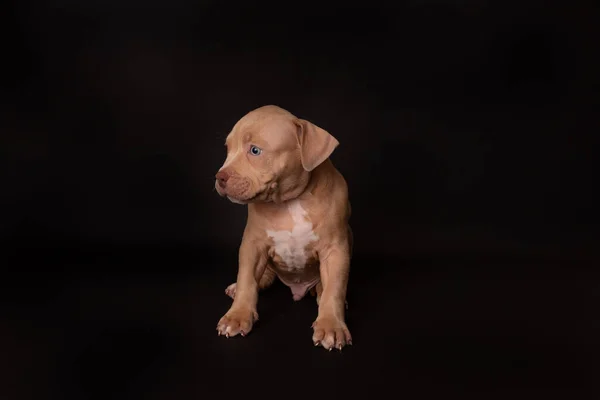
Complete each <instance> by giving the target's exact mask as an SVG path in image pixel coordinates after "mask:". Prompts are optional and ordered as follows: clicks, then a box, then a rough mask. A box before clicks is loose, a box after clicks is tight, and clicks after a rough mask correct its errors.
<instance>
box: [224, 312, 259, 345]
mask: <svg viewBox="0 0 600 400" xmlns="http://www.w3.org/2000/svg"><path fill="white" fill-rule="evenodd" d="M257 320H258V314H257V313H256V311H252V310H250V309H245V308H237V309H230V310H229V311H228V312H227V314H225V315H224V316H223V317H222V318H221V319H220V320H219V323H218V324H217V332H218V334H219V336H221V335H224V336H225V337H228V338H229V337H232V336H235V335H237V334H240V335H242V336H246V335H247V334H248V333H250V331H251V330H252V325H253V324H254V322H255V321H257Z"/></svg>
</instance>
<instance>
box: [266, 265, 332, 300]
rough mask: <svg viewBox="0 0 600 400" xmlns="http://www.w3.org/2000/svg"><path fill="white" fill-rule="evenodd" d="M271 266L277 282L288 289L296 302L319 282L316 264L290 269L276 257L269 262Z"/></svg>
mask: <svg viewBox="0 0 600 400" xmlns="http://www.w3.org/2000/svg"><path fill="white" fill-rule="evenodd" d="M278 261H279V262H278ZM271 265H272V267H273V271H274V272H275V274H276V275H277V277H278V278H279V280H280V281H281V282H283V284H284V285H286V286H287V287H289V288H290V290H291V291H292V296H293V297H294V300H296V301H298V300H301V299H302V298H303V297H304V296H306V293H308V291H309V290H311V289H312V288H314V287H315V286H316V285H317V284H318V283H319V282H320V281H321V275H320V274H319V263H318V262H310V263H308V264H307V265H305V266H304V267H302V268H298V267H296V268H290V267H288V266H287V265H285V264H284V263H282V262H281V261H280V260H277V257H276V258H275V259H272V260H271Z"/></svg>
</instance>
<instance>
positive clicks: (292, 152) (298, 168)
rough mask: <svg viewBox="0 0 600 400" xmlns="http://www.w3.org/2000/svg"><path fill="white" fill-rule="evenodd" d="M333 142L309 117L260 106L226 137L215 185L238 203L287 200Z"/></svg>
mask: <svg viewBox="0 0 600 400" xmlns="http://www.w3.org/2000/svg"><path fill="white" fill-rule="evenodd" d="M338 145H339V142H338V141H337V139H335V138H334V137H333V136H332V135H331V134H329V133H328V132H327V131H325V130H323V129H321V128H319V127H318V126H316V125H315V124H313V123H311V122H308V121H306V120H303V119H299V118H296V117H295V116H294V115H292V114H291V113H289V112H288V111H286V110H284V109H282V108H279V107H277V106H264V107H260V108H258V109H256V110H253V111H251V112H249V113H248V114H246V115H245V116H243V117H242V118H241V119H240V120H239V121H238V122H237V123H236V124H235V126H234V127H233V129H232V130H231V133H230V134H229V135H228V136H227V139H226V141H225V146H226V147H227V159H226V160H225V163H224V164H223V166H222V167H221V168H220V169H219V171H218V173H217V175H216V182H215V188H216V190H217V192H218V193H219V195H221V196H226V197H227V198H228V199H229V200H230V201H232V202H234V203H239V204H248V203H251V202H276V203H279V202H283V201H287V200H290V199H293V198H295V197H297V196H298V195H300V194H301V193H302V192H303V191H304V189H305V188H306V186H307V184H308V181H309V178H310V173H311V171H312V170H314V169H315V168H316V167H318V166H319V165H321V164H322V163H323V162H324V161H325V160H327V159H328V158H329V156H330V155H331V153H333V151H334V150H335V148H336V147H337V146H338Z"/></svg>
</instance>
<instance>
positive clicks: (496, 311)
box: [0, 0, 600, 400]
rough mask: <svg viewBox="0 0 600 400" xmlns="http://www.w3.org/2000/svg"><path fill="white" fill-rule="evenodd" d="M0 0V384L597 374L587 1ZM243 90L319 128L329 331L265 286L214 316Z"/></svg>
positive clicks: (327, 388) (590, 382) (594, 80)
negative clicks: (337, 266)
mask: <svg viewBox="0 0 600 400" xmlns="http://www.w3.org/2000/svg"><path fill="white" fill-rule="evenodd" d="M2 7H3V8H4V11H2V13H1V17H0V18H1V19H2V23H1V24H0V26H1V29H2V58H3V62H2V65H3V72H2V75H1V76H0V82H1V89H2V91H1V97H0V188H1V189H0V190H1V192H0V235H1V239H2V243H3V249H4V250H3V251H2V256H1V258H0V265H2V267H3V268H2V270H3V271H4V272H3V277H2V290H1V295H0V296H1V298H2V302H1V309H0V310H1V312H2V314H1V319H0V368H1V370H0V397H1V398H3V399H11V400H12V399H25V398H38V399H41V398H59V399H88V398H89V399H92V398H102V399H108V398H110V399H117V398H118V399H121V398H123V399H137V398H144V399H192V398H203V396H215V395H219V396H248V395H251V394H249V393H252V392H253V391H260V392H261V393H263V394H264V393H268V391H269V390H270V391H272V392H273V393H280V392H277V391H276V389H275V388H276V387H279V386H281V387H286V386H287V389H285V390H287V391H290V390H291V389H290V388H291V387H292V386H293V388H294V389H293V390H292V391H293V394H298V395H300V394H301V393H306V394H307V395H311V396H315V397H316V398H321V397H323V398H324V397H325V396H327V397H330V396H332V395H333V394H336V395H338V396H340V395H342V394H343V393H349V394H359V393H363V392H362V391H364V393H365V394H369V393H370V394H371V395H373V393H375V392H378V391H380V392H381V393H383V392H384V391H387V390H393V391H394V392H395V393H396V394H397V395H398V396H404V397H407V396H408V397H409V398H410V397H411V393H419V394H420V395H422V396H424V397H425V398H429V397H430V396H429V395H431V397H433V396H434V395H435V394H441V393H444V394H446V395H447V394H449V393H454V394H456V393H462V394H464V393H467V392H469V393H471V392H472V393H478V394H479V395H482V396H484V397H481V398H495V396H497V398H515V397H519V396H525V397H529V398H531V396H533V398H535V397H536V396H538V395H542V394H543V395H544V396H548V395H552V394H555V395H568V396H567V397H568V398H574V399H575V398H584V393H586V394H587V393H590V392H591V391H592V390H594V389H597V387H596V386H595V385H596V382H595V380H594V376H597V375H596V373H597V372H598V371H597V370H596V367H597V362H596V364H594V362H593V361H594V359H597V356H598V352H597V340H598V337H599V336H598V334H599V333H600V324H599V322H598V308H597V306H598V289H599V287H598V286H599V282H600V281H599V280H598V272H597V267H598V256H597V251H596V249H597V246H596V245H597V240H598V235H597V232H596V228H595V225H596V223H597V219H596V216H595V210H594V208H595V205H596V203H597V196H595V195H594V191H595V189H597V188H595V186H596V181H595V176H594V175H593V173H592V171H593V169H594V166H595V165H594V164H597V163H596V162H595V151H596V145H597V144H598V137H597V135H596V133H597V131H598V127H599V126H598V125H599V124H598V117H597V111H596V109H595V108H593V107H592V105H593V104H594V103H593V100H594V98H593V97H594V95H595V92H596V91H597V89H598V83H599V82H598V74H597V71H598V70H599V68H600V65H599V62H598V61H597V59H596V57H595V55H594V53H595V50H596V47H597V40H598V30H599V28H598V25H597V24H596V13H595V10H594V8H593V6H592V5H591V4H587V5H586V4H583V3H582V2H571V3H567V2H563V4H561V5H560V6H555V5H551V4H548V3H547V2H541V1H539V2H535V1H524V2H504V1H470V0H463V1H458V0H456V1H451V0H446V1H434V0H429V1H428V0H414V1H403V2H398V3H397V4H396V5H394V6H388V7H386V8H383V7H378V6H376V5H375V4H371V5H370V6H369V7H367V6H364V5H363V6H351V5H349V4H346V5H344V6H343V7H342V6H341V5H340V6H339V7H337V6H333V5H326V4H323V3H321V4H319V3H316V2H315V3H312V2H306V3H303V2H295V3H275V2H272V3H269V4H267V3H260V5H259V4H250V3H248V4H245V5H244V4H242V3H239V4H238V3H220V2H216V1H214V2H209V1H203V2H202V1H200V2H191V1H183V0H172V1H169V2H167V1H160V0H155V1H153V2H135V1H128V0H126V1H118V2H117V1H104V2H100V1H92V0H87V1H78V2H76V1H68V0H55V1H50V0H48V1H33V0H24V1H12V2H9V3H8V4H5V5H3V6H2ZM265 104H276V105H279V106H281V107H284V108H286V109H288V110H290V111H291V112H292V113H294V114H296V115H297V116H299V117H301V118H305V119H308V120H310V121H312V122H314V123H316V124H317V125H319V126H320V127H322V128H324V129H326V130H328V131H329V132H331V133H332V134H333V135H334V136H336V138H338V140H339V141H340V143H341V145H340V146H339V147H338V149H337V150H336V152H335V153H334V155H333V156H332V159H333V161H334V163H335V165H336V166H337V167H338V169H339V170H340V171H341V172H342V173H343V174H344V176H345V178H346V180H347V181H348V184H349V187H350V195H351V202H352V205H353V216H352V220H351V223H352V227H353V229H354V234H355V259H354V262H353V270H352V274H351V282H350V293H349V303H350V309H349V311H348V324H349V328H350V330H351V332H352V333H353V336H354V343H355V345H354V346H353V347H352V348H349V349H346V350H344V352H343V353H342V354H334V353H331V354H330V353H327V352H325V351H323V350H322V349H316V348H313V347H312V346H311V341H310V338H311V331H310V329H309V327H310V324H311V322H312V320H313V319H314V317H315V316H316V306H315V304H314V300H313V299H312V298H307V299H305V300H303V301H301V302H300V303H297V304H295V303H293V302H292V300H291V295H290V293H289V291H288V290H287V289H285V288H284V287H283V286H282V285H275V286H274V287H273V288H272V289H271V290H269V291H267V292H265V293H264V294H263V295H262V296H261V301H260V303H259V313H260V315H261V321H260V322H259V324H258V325H257V326H256V327H255V330H254V331H253V333H252V334H251V335H249V336H248V337H247V338H245V339H240V340H238V339H237V338H236V339H230V340H226V339H224V338H218V337H217V335H216V331H215V326H216V323H217V321H218V319H219V318H220V316H221V315H222V314H223V313H224V312H225V311H226V310H227V308H228V306H229V304H230V300H229V299H228V298H227V297H226V296H225V294H224V293H223V290H224V289H225V287H226V286H227V285H228V284H229V283H231V282H232V281H233V280H234V279H235V274H236V268H237V254H236V253H237V246H238V245H239V242H240V239H241V234H242V231H243V227H244V223H245V209H244V207H241V206H237V205H234V204H231V203H229V202H227V201H226V200H223V199H221V198H220V197H219V196H218V195H217V193H216V192H215V191H214V190H213V186H214V174H215V173H216V171H217V169H218V168H219V167H220V165H221V164H222V162H223V160H224V158H225V149H224V147H223V142H224V138H225V136H226V135H227V133H228V132H229V130H230V129H231V128H232V126H233V125H234V123H235V122H236V121H237V120H238V119H239V118H240V117H241V116H242V115H243V114H245V113H246V112H248V111H250V110H252V109H254V108H256V107H259V106H262V105H265ZM265 371H268V372H265ZM314 371H316V374H315V372H314ZM265 373H266V374H267V375H266V376H265ZM291 376H295V378H294V379H292V380H293V381H294V382H290V379H291V378H290V377H291ZM267 377H268V378H267ZM245 379H248V380H249V381H253V383H249V386H248V385H247V384H246V383H243V384H242V383H239V387H238V386H237V385H238V383H235V382H240V380H245ZM269 380H271V381H272V382H269ZM309 381H312V382H313V383H311V384H310V385H304V384H301V383H300V382H309ZM271 385H272V387H271ZM290 385H291V386H290ZM320 385H323V387H322V388H321V387H320ZM317 386H319V387H317ZM269 388H270V389H269ZM373 391H375V392H373ZM281 393H283V392H281Z"/></svg>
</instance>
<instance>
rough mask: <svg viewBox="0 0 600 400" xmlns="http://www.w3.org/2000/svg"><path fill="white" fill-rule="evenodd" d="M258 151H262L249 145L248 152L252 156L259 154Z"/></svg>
mask: <svg viewBox="0 0 600 400" xmlns="http://www.w3.org/2000/svg"><path fill="white" fill-rule="evenodd" d="M260 153H262V150H261V149H259V148H258V147H256V146H250V154H252V155H253V156H259V155H260Z"/></svg>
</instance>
